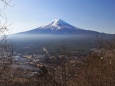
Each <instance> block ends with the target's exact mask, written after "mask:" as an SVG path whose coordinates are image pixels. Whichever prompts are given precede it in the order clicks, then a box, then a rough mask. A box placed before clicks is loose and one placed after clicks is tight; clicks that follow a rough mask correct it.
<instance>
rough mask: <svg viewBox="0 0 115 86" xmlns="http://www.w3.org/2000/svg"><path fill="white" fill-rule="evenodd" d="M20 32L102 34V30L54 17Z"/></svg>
mask: <svg viewBox="0 0 115 86" xmlns="http://www.w3.org/2000/svg"><path fill="white" fill-rule="evenodd" d="M18 34H28V35H29V34H38V35H41V34H53V35H90V34H92V35H96V34H100V32H97V31H91V30H84V29H80V28H77V27H75V26H73V25H71V24H69V23H67V22H65V21H63V20H62V19H54V20H53V21H51V22H50V23H48V24H46V25H43V26H40V27H38V28H35V29H32V30H29V31H25V32H20V33H18ZM102 34H105V33H102Z"/></svg>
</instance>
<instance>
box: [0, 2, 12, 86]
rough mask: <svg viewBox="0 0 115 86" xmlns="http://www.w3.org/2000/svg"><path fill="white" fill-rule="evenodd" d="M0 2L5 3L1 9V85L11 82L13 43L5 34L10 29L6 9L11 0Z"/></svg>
mask: <svg viewBox="0 0 115 86" xmlns="http://www.w3.org/2000/svg"><path fill="white" fill-rule="evenodd" d="M0 3H2V4H4V5H3V8H1V9H0V33H1V34H0V35H1V36H2V37H1V38H0V39H1V40H0V86H5V85H7V84H9V83H10V82H11V77H12V74H11V64H12V55H13V44H12V43H9V42H8V40H7V37H6V35H5V31H7V30H8V26H9V24H8V23H7V16H6V14H5V13H4V10H5V8H6V7H7V6H10V4H9V3H10V0H0ZM6 80H7V82H6Z"/></svg>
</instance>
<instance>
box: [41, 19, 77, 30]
mask: <svg viewBox="0 0 115 86" xmlns="http://www.w3.org/2000/svg"><path fill="white" fill-rule="evenodd" d="M39 28H40V29H52V30H58V29H63V28H68V29H70V28H73V29H74V28H76V27H74V26H72V25H70V24H68V23H66V22H65V21H63V20H61V19H54V20H53V21H51V22H50V23H48V24H46V25H44V26H41V27H39Z"/></svg>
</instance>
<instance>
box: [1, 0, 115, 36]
mask: <svg viewBox="0 0 115 86" xmlns="http://www.w3.org/2000/svg"><path fill="white" fill-rule="evenodd" d="M1 4H2V3H1ZM10 4H11V5H15V6H14V7H7V9H6V10H5V11H4V12H5V13H6V15H7V18H8V21H9V23H12V25H11V26H10V27H9V33H17V32H22V31H27V30H30V29H34V28H37V27H39V26H41V25H44V24H47V23H49V22H50V21H52V20H53V19H57V18H58V19H62V20H64V21H66V22H68V23H70V24H72V25H74V26H76V27H79V28H82V29H86V30H94V31H99V32H105V33H114V34H115V0H12V1H11V3H10Z"/></svg>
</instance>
